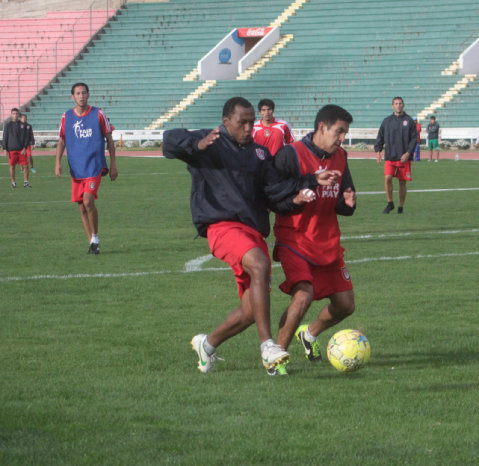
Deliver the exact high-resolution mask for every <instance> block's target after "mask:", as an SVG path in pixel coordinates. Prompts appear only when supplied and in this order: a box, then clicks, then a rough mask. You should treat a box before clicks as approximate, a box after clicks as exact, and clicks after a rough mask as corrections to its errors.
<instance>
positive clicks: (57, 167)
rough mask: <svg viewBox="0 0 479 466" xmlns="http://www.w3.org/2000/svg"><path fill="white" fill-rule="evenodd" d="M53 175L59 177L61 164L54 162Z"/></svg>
mask: <svg viewBox="0 0 479 466" xmlns="http://www.w3.org/2000/svg"><path fill="white" fill-rule="evenodd" d="M55 175H57V176H58V178H60V176H62V164H61V163H55Z"/></svg>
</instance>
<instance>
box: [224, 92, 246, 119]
mask: <svg viewBox="0 0 479 466" xmlns="http://www.w3.org/2000/svg"><path fill="white" fill-rule="evenodd" d="M237 105H239V106H240V107H244V108H250V107H252V105H251V102H250V101H249V100H246V99H245V98H243V97H231V99H229V100H227V101H226V103H225V104H224V105H223V117H226V118H229V117H230V116H231V115H233V113H234V112H235V107H236V106H237Z"/></svg>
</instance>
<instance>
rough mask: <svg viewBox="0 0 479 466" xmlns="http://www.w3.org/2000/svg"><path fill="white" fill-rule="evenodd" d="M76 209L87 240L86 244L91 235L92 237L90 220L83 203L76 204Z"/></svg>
mask: <svg viewBox="0 0 479 466" xmlns="http://www.w3.org/2000/svg"><path fill="white" fill-rule="evenodd" d="M78 208H79V209H80V217H81V222H82V225H83V229H84V230H85V233H86V236H87V238H88V242H90V241H91V235H92V230H91V227H90V218H89V216H88V211H87V210H86V208H85V205H84V203H83V202H79V203H78Z"/></svg>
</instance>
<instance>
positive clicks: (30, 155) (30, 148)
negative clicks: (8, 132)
mask: <svg viewBox="0 0 479 466" xmlns="http://www.w3.org/2000/svg"><path fill="white" fill-rule="evenodd" d="M27 120H28V118H27V115H25V114H24V113H23V114H22V116H21V117H20V121H21V122H22V123H23V124H24V125H25V128H26V131H27V141H28V146H27V150H26V156H27V162H29V165H30V169H31V171H32V173H36V172H37V170H36V169H35V168H34V167H33V148H34V147H35V137H34V136H33V128H32V125H30V124H29V123H28V121H27Z"/></svg>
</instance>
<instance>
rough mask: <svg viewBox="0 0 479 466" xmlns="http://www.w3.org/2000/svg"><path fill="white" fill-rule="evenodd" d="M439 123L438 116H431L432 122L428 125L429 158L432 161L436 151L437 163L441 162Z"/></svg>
mask: <svg viewBox="0 0 479 466" xmlns="http://www.w3.org/2000/svg"><path fill="white" fill-rule="evenodd" d="M440 128H441V127H440V126H439V123H437V122H436V117H435V116H431V118H430V123H429V124H428V125H427V128H426V131H427V145H428V147H429V160H428V162H432V156H433V152H434V151H436V163H437V162H439V130H440Z"/></svg>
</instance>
